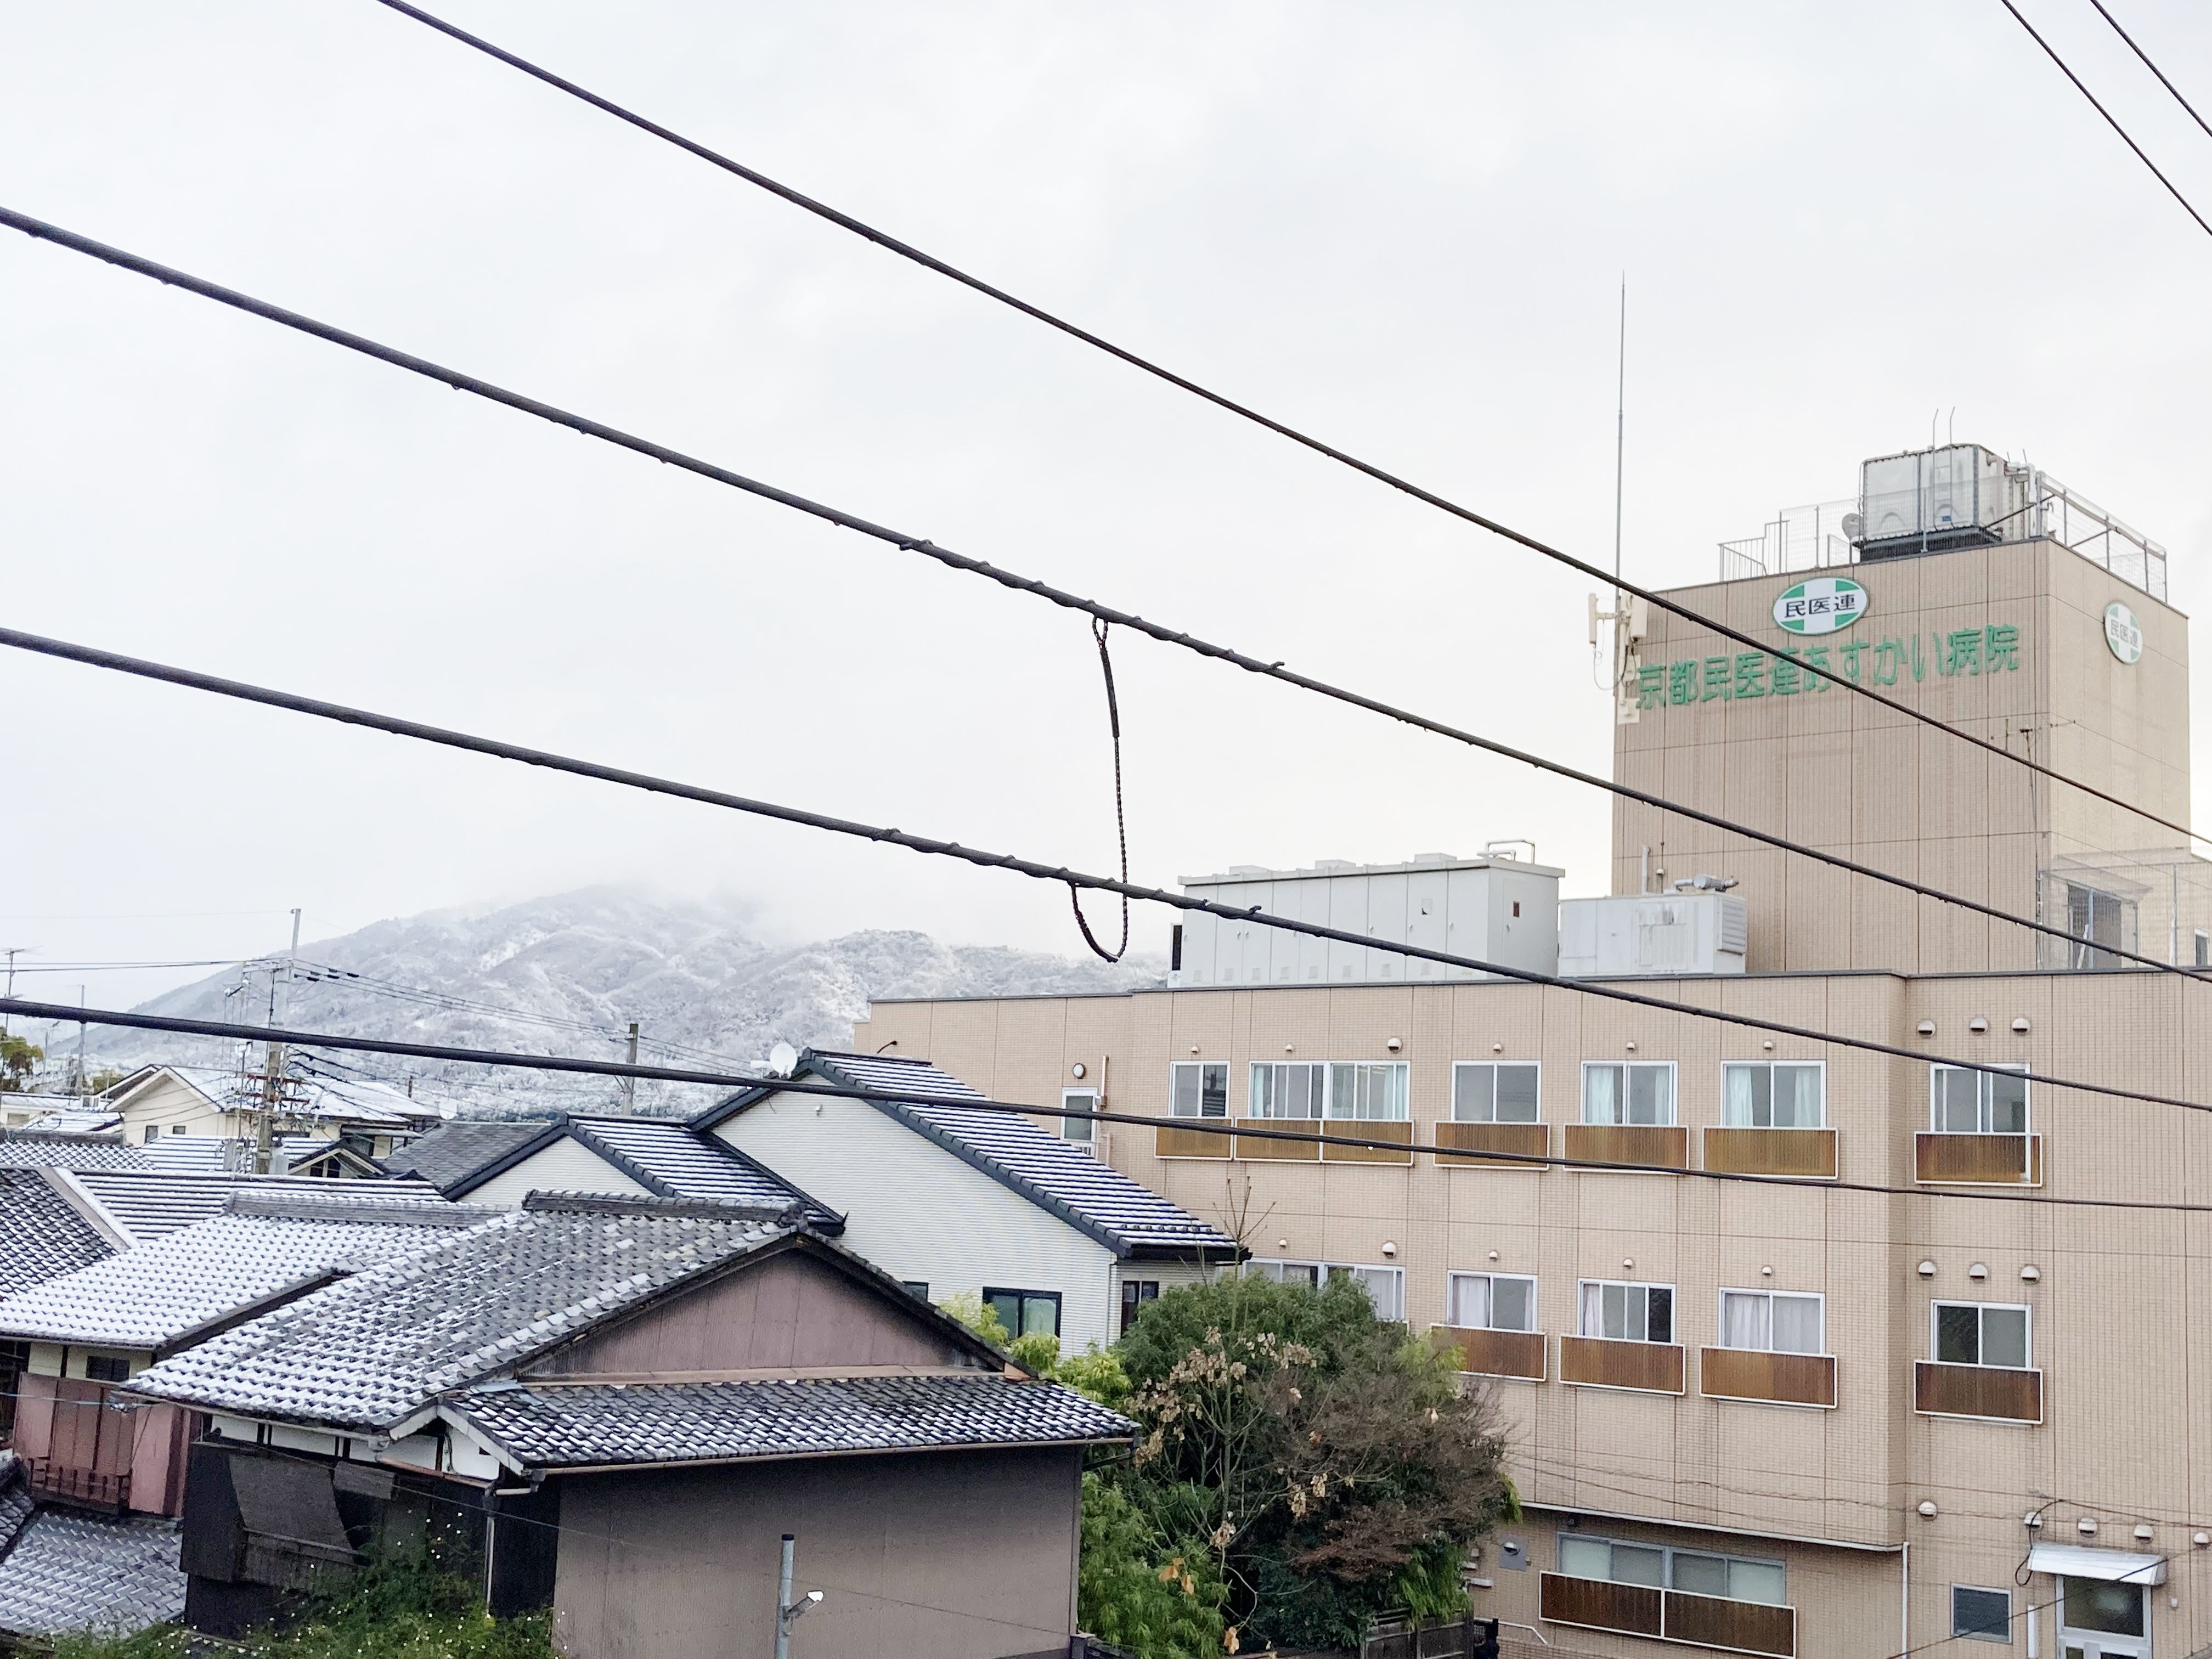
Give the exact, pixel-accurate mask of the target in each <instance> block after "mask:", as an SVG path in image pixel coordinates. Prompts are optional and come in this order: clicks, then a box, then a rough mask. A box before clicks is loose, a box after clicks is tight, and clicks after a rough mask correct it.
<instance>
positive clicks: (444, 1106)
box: [438, 1100, 453, 1119]
mask: <svg viewBox="0 0 2212 1659" xmlns="http://www.w3.org/2000/svg"><path fill="white" fill-rule="evenodd" d="M438 1115H439V1116H440V1117H442V1118H448V1119H450V1118H451V1117H452V1116H453V1102H452V1101H450V1100H441V1101H440V1102H439V1103H438Z"/></svg>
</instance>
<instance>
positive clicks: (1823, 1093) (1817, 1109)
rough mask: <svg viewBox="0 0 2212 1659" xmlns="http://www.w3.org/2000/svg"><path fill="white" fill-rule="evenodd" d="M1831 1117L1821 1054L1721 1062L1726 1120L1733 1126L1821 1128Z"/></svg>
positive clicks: (1727, 1124) (1722, 1103) (1746, 1127)
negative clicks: (1808, 1057)
mask: <svg viewBox="0 0 2212 1659" xmlns="http://www.w3.org/2000/svg"><path fill="white" fill-rule="evenodd" d="M1827 1121H1828V1087H1827V1067H1826V1066H1824V1065H1822V1064H1821V1063H1820V1061H1819V1060H1730V1061H1729V1062H1728V1063H1727V1064H1726V1065H1725V1066H1722V1067H1721V1122H1722V1123H1723V1125H1724V1126H1725V1127H1729V1128H1731V1129H1818V1128H1821V1127H1826V1123H1827Z"/></svg>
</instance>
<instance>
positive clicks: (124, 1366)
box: [84, 1353, 131, 1383]
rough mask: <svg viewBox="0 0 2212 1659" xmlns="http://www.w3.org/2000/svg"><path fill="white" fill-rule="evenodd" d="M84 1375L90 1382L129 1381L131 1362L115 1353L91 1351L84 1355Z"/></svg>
mask: <svg viewBox="0 0 2212 1659" xmlns="http://www.w3.org/2000/svg"><path fill="white" fill-rule="evenodd" d="M84 1375H85V1380H86V1381H87V1382H88V1383H128V1382H129V1381H130V1380H131V1362H130V1361H129V1360H127V1359H125V1358H120V1357H118V1356H117V1355H114V1354H105V1353H89V1354H87V1355H86V1356H85V1357H84Z"/></svg>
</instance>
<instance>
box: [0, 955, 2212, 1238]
mask: <svg viewBox="0 0 2212 1659" xmlns="http://www.w3.org/2000/svg"><path fill="white" fill-rule="evenodd" d="M52 1006H56V1005H53V1004H50V1003H44V1002H28V1001H24V1000H20V999H17V998H14V997H0V1013H11V1014H12V1013H23V1014H32V1015H35V1014H37V1013H39V1012H42V1011H44V1010H46V1009H48V1008H50V1007H52ZM72 1012H76V1013H81V1014H82V1018H83V1019H84V1020H85V1022H86V1023H87V1024H93V1025H119V1026H123V1027H125V1028H127V1029H130V1030H142V1031H180V1032H184V1033H185V1034H187V1035H191V1036H243V1037H246V1038H248V1039H250V1040H251V1041H253V1042H264V1041H275V1042H283V1043H285V1044H287V1045H289V1046H292V1047H296V1048H337V1049H343V1050H350V1051H353V1052H356V1053H362V1054H403V1055H410V1056H413V1057H415V1058H417V1059H422V1060H448V1061H451V1062H453V1063H455V1064H458V1065H469V1066H509V1067H513V1068H517V1069H520V1070H523V1071H533V1072H562V1073H571V1072H577V1073H586V1074H587V1075H591V1076H595V1077H626V1078H638V1079H644V1080H646V1081H648V1082H661V1083H695V1084H703V1085H708V1086H710V1087H714V1088H720V1089H772V1090H778V1091H797V1092H799V1093H813V1094H818V1095H828V1096H830V1097H833V1098H836V1099H839V1100H864V1101H876V1102H880V1103H884V1104H885V1105H894V1106H919V1107H922V1108H925V1109H927V1108H932V1107H940V1106H941V1107H947V1108H957V1109H960V1110H962V1111H974V1112H999V1113H1003V1114H1006V1115H1010V1116H1020V1117H1051V1118H1082V1119H1083V1120H1085V1121H1086V1122H1092V1123H1125V1124H1127V1125H1128V1126H1130V1127H1133V1128H1139V1129H1188V1130H1194V1131H1195V1132H1197V1133H1200V1134H1211V1135H1223V1136H1236V1137H1241V1138H1244V1139H1253V1140H1282V1141H1292V1142H1296V1143H1298V1144H1300V1145H1304V1146H1316V1147H1320V1148H1322V1149H1323V1150H1326V1149H1327V1148H1328V1147H1330V1146H1341V1147H1346V1148H1349V1149H1352V1150H1355V1151H1364V1152H1403V1153H1405V1154H1407V1156H1408V1157H1409V1158H1410V1157H1413V1156H1415V1155H1418V1154H1424V1153H1425V1154H1427V1155H1428V1156H1430V1157H1432V1158H1437V1157H1442V1158H1456V1159H1459V1160H1461V1161H1462V1162H1465V1163H1469V1164H1502V1165H1504V1166H1507V1167H1509V1168H1522V1167H1526V1166H1528V1165H1530V1164H1534V1165H1538V1166H1541V1167H1542V1168H1544V1169H1550V1170H1585V1171H1588V1172H1589V1173H1592V1174H1597V1175H1668V1176H1687V1177H1689V1178H1690V1179H1692V1180H1699V1181H1712V1182H1721V1183H1723V1184H1724V1185H1748V1186H1758V1187H1803V1188H1812V1189H1814V1190H1815V1191H1825V1192H1839V1193H1871V1194H1877V1195H1879V1196H1882V1197H1887V1198H1950V1199H1961V1200H1967V1201H1969V1202H1975V1203H1993V1204H2029V1205H2036V1204H2045V1205H2052V1206H2057V1207H2058V1208H2061V1209H2089V1210H2158V1211H2172V1212H2179V1213H2183V1214H2191V1215H2195V1214H2212V1204H2184V1203H2179V1202H2177V1201H2174V1200H2166V1199H2145V1198H2056V1197H2052V1196H2050V1195H2048V1194H2041V1193H2022V1192H2005V1191H2001V1190H1991V1191H1988V1192H1982V1191H1975V1190H1971V1189H1966V1188H1959V1189H1949V1188H1925V1187H1885V1186H1881V1185H1878V1184H1876V1183H1875V1182H1864V1181H1831V1180H1828V1179H1826V1178H1825V1177H1821V1176H1759V1175H1741V1174H1738V1173H1736V1172H1735V1171H1734V1170H1692V1169H1685V1168H1680V1167H1677V1166H1675V1165H1674V1164H1619V1163H1613V1162H1611V1161H1607V1160H1600V1159H1596V1158H1555V1157H1553V1156H1552V1155H1551V1154H1549V1153H1544V1152H1462V1150H1461V1149H1459V1148H1458V1147H1456V1146H1437V1145H1436V1144H1435V1143H1434V1142H1417V1141H1414V1140H1412V1139H1406V1140H1377V1139H1372V1138H1370V1137H1368V1136H1364V1135H1349V1134H1335V1133H1327V1132H1322V1131H1316V1130H1311V1129H1259V1128H1254V1127H1251V1120H1250V1119H1245V1120H1243V1121H1235V1122H1232V1121H1230V1120H1229V1119H1227V1118H1193V1117H1153V1116H1147V1115H1143V1114H1141V1113H1135V1112H1112V1111H1105V1110H1096V1109H1087V1108H1075V1107H1066V1106H1032V1105H1029V1104H1027V1103H1024V1102H1021V1101H1010V1100H990V1099H986V1098H982V1097H977V1098H975V1099H969V1098H968V1097H964V1096H921V1097H917V1096H915V1094H913V1093H911V1092H908V1093H906V1094H901V1093H899V1092H898V1091H896V1090H891V1089H872V1088H866V1087H862V1086H854V1085H848V1084H836V1083H829V1082H826V1081H811V1082H808V1083H805V1084H798V1083H793V1081H792V1080H791V1079H789V1078H782V1077H752V1076H748V1075H746V1074H744V1073H735V1072H695V1071H681V1070H678V1069H675V1068H673V1067H670V1066H633V1065H630V1064H629V1063H628V1062H626V1061H622V1060H576V1059H572V1058H570V1057H568V1056H567V1055H565V1054H507V1053H505V1052H503V1051H501V1050H499V1049H495V1048H492V1049H485V1048H450V1047H447V1046H443V1045H441V1044H437V1043H428V1042H399V1041H398V1040H396V1039H393V1038H389V1037H351V1036H335V1035H333V1034H331V1033H330V1032H327V1031H292V1030H282V1031H272V1030H270V1028H269V1027H268V1026H265V1025H233V1024H227V1023H225V1022H223V1021H221V1020H207V1019H189V1018H185V1017H183V1016H181V1015H174V1014H144V1013H138V1012H124V1011H121V1010H118V1009H112V1008H88V1009H82V1010H73V1011H72ZM2008 1075H2011V1076H2015V1077H2016V1076H2018V1075H2020V1073H2009V1074H2008ZM2172 1104H2176V1105H2183V1106H2186V1107H2187V1109H2189V1110H2191V1111H2199V1112H2201V1111H2212V1107H2204V1106H2198V1105H2193V1104H2191V1103H2186V1102H2173V1103H2172ZM678 1121H681V1120H678ZM1268 1121H1273V1122H1297V1121H1301V1120H1298V1119H1295V1118H1288V1119H1270V1120H1268ZM1307 1121H1310V1120H1307ZM5 1167H6V1165H5V1163H4V1159H0V1168H5Z"/></svg>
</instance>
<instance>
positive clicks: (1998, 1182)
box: [1912, 1130, 2043, 1187]
mask: <svg viewBox="0 0 2212 1659" xmlns="http://www.w3.org/2000/svg"><path fill="white" fill-rule="evenodd" d="M1912 1176H1913V1179H1914V1180H1916V1181H1919V1182H1924V1183H1926V1184H1928V1185H1931V1186H1935V1185H1942V1186H1950V1187H2040V1186H2041V1185H2042V1184H2043V1137H2042V1136H2041V1135H1953V1134H1934V1133H1929V1132H1928V1131H1926V1130H1923V1131H1921V1132H1920V1133H1918V1134H1916V1135H1915V1136H1913V1137H1912Z"/></svg>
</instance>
